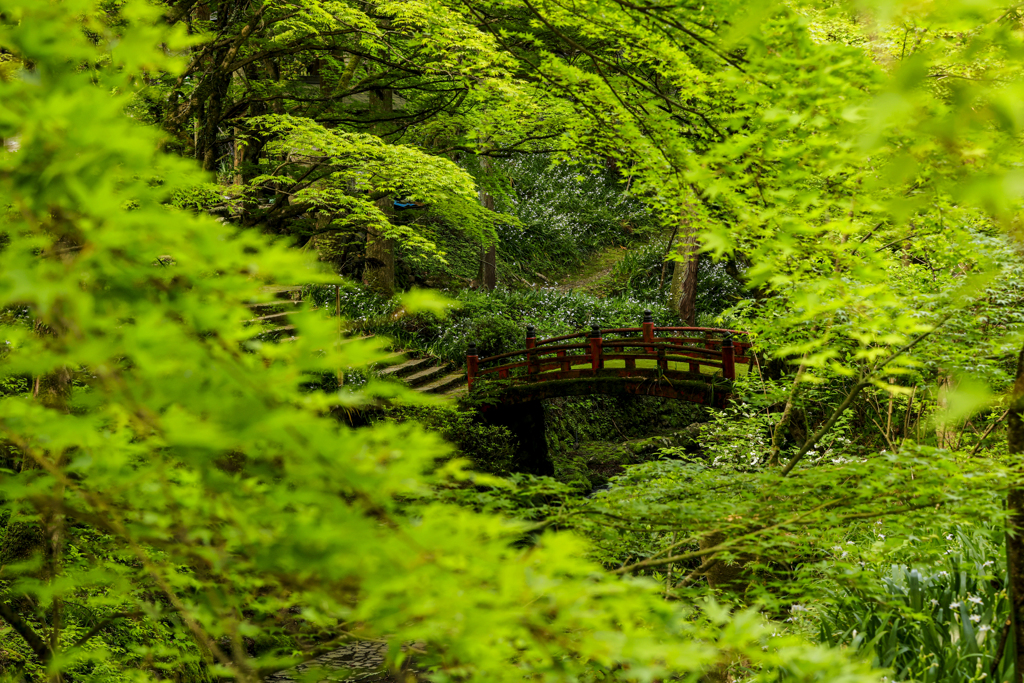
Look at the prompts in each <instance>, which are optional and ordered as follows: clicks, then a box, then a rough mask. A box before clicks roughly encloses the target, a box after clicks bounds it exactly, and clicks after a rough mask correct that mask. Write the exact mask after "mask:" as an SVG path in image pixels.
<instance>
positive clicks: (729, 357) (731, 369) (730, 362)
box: [722, 334, 736, 380]
mask: <svg viewBox="0 0 1024 683" xmlns="http://www.w3.org/2000/svg"><path fill="white" fill-rule="evenodd" d="M734 351H735V349H734V347H733V345H732V335H731V334H727V335H725V339H723V340H722V377H724V378H726V379H731V380H735V379H736V356H735V355H734Z"/></svg>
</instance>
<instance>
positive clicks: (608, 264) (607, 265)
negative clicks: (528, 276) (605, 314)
mask: <svg viewBox="0 0 1024 683" xmlns="http://www.w3.org/2000/svg"><path fill="white" fill-rule="evenodd" d="M628 252H629V248H628V247H619V246H612V247H605V248H604V249H602V250H601V251H599V252H597V253H595V254H594V255H593V256H591V257H590V258H589V259H587V261H586V263H584V264H583V265H582V266H581V267H580V269H579V272H578V273H576V274H575V275H569V276H567V277H566V278H565V279H564V280H563V281H562V282H559V283H556V284H555V289H557V290H558V291H560V292H568V291H569V290H570V289H581V290H583V291H585V292H588V293H590V294H594V295H595V296H604V295H605V294H606V293H607V292H606V289H607V286H608V284H609V281H610V279H611V278H610V276H611V274H612V271H613V270H614V269H615V266H616V264H618V262H619V261H621V260H622V259H623V258H624V257H625V256H626V254H627V253H628Z"/></svg>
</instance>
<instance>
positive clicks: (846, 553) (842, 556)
mask: <svg viewBox="0 0 1024 683" xmlns="http://www.w3.org/2000/svg"><path fill="white" fill-rule="evenodd" d="M849 554H850V553H848V552H846V551H845V550H844V551H843V554H842V555H840V556H839V559H840V560H841V559H843V558H845V557H846V556H847V555H849Z"/></svg>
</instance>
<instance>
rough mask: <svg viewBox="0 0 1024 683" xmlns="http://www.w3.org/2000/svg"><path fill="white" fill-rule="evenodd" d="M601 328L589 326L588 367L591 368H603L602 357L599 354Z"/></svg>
mask: <svg viewBox="0 0 1024 683" xmlns="http://www.w3.org/2000/svg"><path fill="white" fill-rule="evenodd" d="M601 345H602V340H601V328H600V327H598V326H597V325H593V326H591V328H590V367H591V368H592V369H593V370H602V369H604V358H603V357H602V356H601Z"/></svg>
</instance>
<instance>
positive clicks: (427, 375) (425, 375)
mask: <svg viewBox="0 0 1024 683" xmlns="http://www.w3.org/2000/svg"><path fill="white" fill-rule="evenodd" d="M426 360H427V362H428V363H432V362H434V361H431V360H429V359H426ZM446 372H448V366H447V365H434V366H432V367H429V368H427V369H426V370H420V371H419V372H417V373H415V374H412V375H406V376H405V377H403V378H402V381H403V382H405V383H406V384H408V385H409V386H411V387H415V388H417V390H418V389H419V387H421V386H423V385H424V384H428V383H430V382H433V381H435V380H437V379H439V378H440V377H441V376H442V375H444V374H445V373H446Z"/></svg>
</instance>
